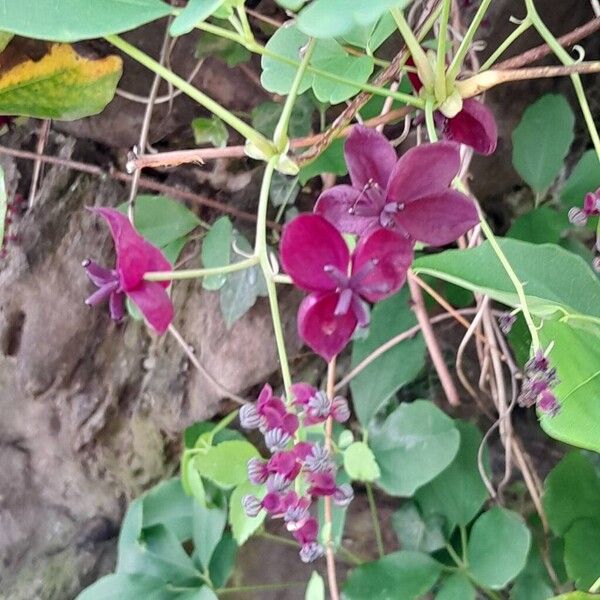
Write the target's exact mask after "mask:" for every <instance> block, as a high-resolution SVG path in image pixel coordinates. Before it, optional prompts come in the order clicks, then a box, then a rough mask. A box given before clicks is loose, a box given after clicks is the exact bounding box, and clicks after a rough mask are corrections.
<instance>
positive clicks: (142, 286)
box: [83, 208, 173, 334]
mask: <svg viewBox="0 0 600 600" xmlns="http://www.w3.org/2000/svg"><path fill="white" fill-rule="evenodd" d="M90 210H92V212H95V213H98V214H99V215H100V216H101V217H103V218H104V220H105V221H106V222H107V224H108V226H109V228H110V232H111V235H112V237H113V240H114V243H115V250H116V254H117V264H116V267H115V269H106V268H104V267H101V266H100V265H99V264H97V263H95V262H93V261H91V260H85V261H84V262H83V266H84V268H85V270H86V272H87V275H88V277H89V278H90V279H91V281H92V282H93V283H94V284H95V285H96V286H97V287H98V290H97V291H96V292H94V293H93V294H92V295H91V296H90V297H89V298H88V299H87V300H86V301H85V302H86V304H89V305H90V306H95V305H96V304H99V303H100V302H103V301H104V300H107V299H108V301H109V307H110V314H111V317H112V318H113V319H115V320H116V321H118V320H120V319H122V318H123V316H124V314H125V309H124V300H125V296H127V297H128V298H129V299H130V300H131V301H132V302H133V303H134V304H135V305H136V306H137V307H138V308H139V309H140V311H141V313H142V314H143V315H144V318H145V319H146V321H147V322H148V324H149V325H150V327H152V329H154V330H155V331H156V332H157V333H159V334H162V333H164V332H165V331H166V330H167V327H168V326H169V325H170V323H171V321H172V320H173V304H172V303H171V299H170V298H169V295H168V294H167V292H166V288H167V287H169V282H168V281H160V282H156V281H145V280H144V275H145V274H146V273H151V272H153V271H170V270H171V264H170V263H169V261H168V260H167V259H166V258H165V256H164V255H163V253H162V252H161V251H160V250H159V249H158V248H156V247H155V246H153V245H152V244H150V243H149V242H147V241H146V240H145V239H144V238H143V237H142V236H141V235H140V234H139V233H138V232H137V231H136V230H135V229H134V228H133V226H132V225H131V223H130V222H129V219H128V218H127V217H126V216H125V215H123V214H122V213H120V212H119V211H118V210H115V209H113V208H92V209H90Z"/></svg>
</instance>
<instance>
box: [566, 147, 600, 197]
mask: <svg viewBox="0 0 600 600" xmlns="http://www.w3.org/2000/svg"><path fill="white" fill-rule="evenodd" d="M599 187H600V164H598V155H597V154H596V151H595V150H588V151H587V152H585V153H584V154H583V156H582V157H581V159H580V160H579V162H578V163H577V165H576V166H575V168H574V169H573V172H572V173H571V175H570V176H569V178H568V179H567V181H566V182H565V185H564V187H563V189H562V190H561V193H560V199H561V200H562V202H563V203H564V204H565V205H566V206H572V205H574V204H575V205H581V204H582V202H583V198H584V196H585V195H586V194H587V193H588V192H594V191H595V190H597V189H598V188H599Z"/></svg>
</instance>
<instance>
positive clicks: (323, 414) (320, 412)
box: [292, 383, 350, 427]
mask: <svg viewBox="0 0 600 600" xmlns="http://www.w3.org/2000/svg"><path fill="white" fill-rule="evenodd" d="M292 395H293V397H294V404H295V405H296V406H298V407H299V408H300V409H301V410H302V416H303V423H304V426H305V427H308V426H310V425H314V424H315V423H323V422H324V421H326V420H327V419H328V418H329V417H332V418H333V419H334V420H335V421H338V423H343V422H344V421H347V420H348V419H349V418H350V409H349V408H348V402H347V401H346V399H345V398H342V397H341V396H336V397H335V398H334V399H333V400H330V399H329V398H328V397H327V394H326V393H325V392H323V391H322V390H318V389H317V388H316V387H314V386H312V385H309V384H308V383H294V384H293V385H292Z"/></svg>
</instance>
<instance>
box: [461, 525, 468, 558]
mask: <svg viewBox="0 0 600 600" xmlns="http://www.w3.org/2000/svg"><path fill="white" fill-rule="evenodd" d="M460 545H461V549H462V563H463V565H464V566H465V567H467V566H468V565H469V563H468V560H467V528H466V527H465V526H464V525H461V526H460Z"/></svg>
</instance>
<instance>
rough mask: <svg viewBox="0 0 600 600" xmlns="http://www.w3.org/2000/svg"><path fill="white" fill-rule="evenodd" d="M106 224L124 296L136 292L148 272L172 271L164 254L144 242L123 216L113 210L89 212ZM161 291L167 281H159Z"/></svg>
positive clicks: (100, 209)
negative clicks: (124, 292)
mask: <svg viewBox="0 0 600 600" xmlns="http://www.w3.org/2000/svg"><path fill="white" fill-rule="evenodd" d="M90 210H91V211H92V212H95V213H98V214H99V215H100V216H102V217H103V218H104V220H105V221H106V222H107V224H108V226H109V228H110V232H111V235H112V237H113V240H114V243H115V250H116V253H117V270H118V272H119V276H120V278H121V285H122V287H123V289H124V290H125V291H126V292H129V291H130V290H133V289H135V288H136V287H137V286H139V285H140V283H141V282H142V281H143V278H144V274H145V273H148V272H150V271H171V269H172V267H171V263H170V262H169V261H168V260H167V259H166V258H165V256H164V255H163V253H162V252H161V251H160V250H159V249H158V248H157V247H156V246H153V245H152V244H150V243H149V242H147V241H146V240H145V239H144V238H143V237H142V236H141V235H140V234H139V233H138V232H137V231H136V230H135V229H134V228H133V226H132V225H131V223H130V221H129V219H128V218H127V216H126V215H124V214H123V213H121V212H119V211H118V210H115V209H114V208H91V209H90ZM159 285H160V286H161V287H163V288H167V287H168V286H169V282H168V281H161V282H160V284H159Z"/></svg>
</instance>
